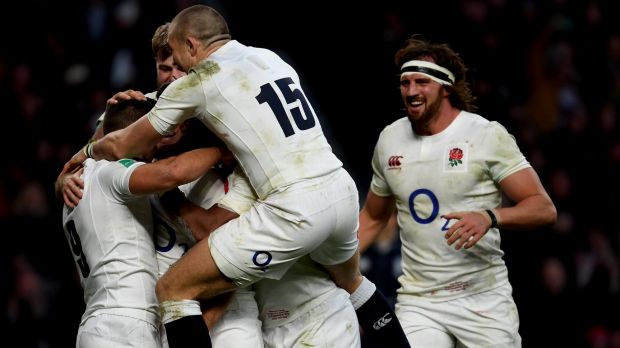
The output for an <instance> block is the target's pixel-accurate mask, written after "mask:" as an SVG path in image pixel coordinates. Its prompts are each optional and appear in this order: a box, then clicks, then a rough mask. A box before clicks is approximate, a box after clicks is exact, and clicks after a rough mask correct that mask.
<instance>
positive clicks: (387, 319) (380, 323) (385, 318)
mask: <svg viewBox="0 0 620 348" xmlns="http://www.w3.org/2000/svg"><path fill="white" fill-rule="evenodd" d="M389 315H390V313H385V315H384V316H383V317H381V319H379V320H377V321H375V322H374V324H372V328H373V329H375V330H380V329H382V328H383V327H385V326H386V325H387V324H388V323H389V322H390V321H392V318H391V317H389Z"/></svg>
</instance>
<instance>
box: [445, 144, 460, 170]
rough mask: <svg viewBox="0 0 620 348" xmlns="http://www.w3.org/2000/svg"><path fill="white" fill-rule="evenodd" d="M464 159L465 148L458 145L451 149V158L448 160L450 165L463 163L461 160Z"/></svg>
mask: <svg viewBox="0 0 620 348" xmlns="http://www.w3.org/2000/svg"><path fill="white" fill-rule="evenodd" d="M462 159H463V150H461V149H459V148H458V147H455V148H454V149H452V150H450V158H449V159H448V162H450V167H454V166H457V165H459V164H462V163H463V161H461V160H462Z"/></svg>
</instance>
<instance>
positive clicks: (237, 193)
mask: <svg viewBox="0 0 620 348" xmlns="http://www.w3.org/2000/svg"><path fill="white" fill-rule="evenodd" d="M228 182H229V184H230V189H229V191H228V193H226V195H225V196H224V197H222V199H221V200H220V201H219V202H218V206H220V207H222V208H224V209H228V210H230V211H233V212H235V213H237V214H239V215H241V214H243V213H245V212H247V211H248V210H250V207H251V206H252V204H254V202H255V201H256V199H257V197H256V193H255V192H254V190H253V189H252V186H251V185H250V181H249V180H248V177H247V176H246V175H245V173H244V172H243V170H242V169H241V168H240V167H239V166H237V167H236V168H235V170H234V171H233V172H232V174H230V175H229V176H228Z"/></svg>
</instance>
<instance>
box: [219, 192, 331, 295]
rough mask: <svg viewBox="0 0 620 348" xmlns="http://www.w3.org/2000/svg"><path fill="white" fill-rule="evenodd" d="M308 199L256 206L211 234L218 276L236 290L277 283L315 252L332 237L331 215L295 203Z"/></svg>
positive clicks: (288, 197) (291, 198)
mask: <svg viewBox="0 0 620 348" xmlns="http://www.w3.org/2000/svg"><path fill="white" fill-rule="evenodd" d="M308 195H312V193H306V195H301V194H300V195H297V196H295V195H283V196H285V197H284V198H279V197H277V198H273V199H271V200H270V201H261V202H256V203H255V204H254V205H253V206H252V207H251V208H250V209H249V210H248V211H247V212H246V213H244V214H242V215H241V216H239V217H238V218H236V219H234V220H231V221H229V222H227V223H226V224H224V225H222V226H221V227H220V228H218V229H217V230H215V231H214V232H213V233H212V234H211V235H210V236H209V243H210V246H211V255H213V258H214V260H215V263H216V264H217V266H218V267H219V269H220V271H221V272H222V273H223V274H224V275H226V277H228V278H230V279H231V280H233V282H234V283H235V284H237V286H239V287H243V286H247V285H249V284H252V283H254V282H256V281H258V280H260V279H262V278H268V279H276V280H277V279H280V278H281V277H282V276H283V275H284V274H285V273H286V271H287V270H288V269H289V268H290V267H291V265H292V264H293V263H295V262H296V261H297V260H298V259H299V258H300V257H302V256H305V255H307V254H308V253H310V252H311V251H313V250H315V249H316V248H317V247H318V246H319V245H320V244H321V243H322V242H323V241H325V240H326V239H327V237H328V236H329V234H330V233H332V231H333V226H334V225H335V221H336V214H335V211H333V210H329V209H322V210H320V211H314V210H311V209H309V208H308V205H307V204H306V202H305V201H304V200H305V199H304V200H302V199H299V197H304V198H307V197H308ZM314 195H316V192H315V193H314ZM278 198H279V199H278ZM310 207H312V206H310Z"/></svg>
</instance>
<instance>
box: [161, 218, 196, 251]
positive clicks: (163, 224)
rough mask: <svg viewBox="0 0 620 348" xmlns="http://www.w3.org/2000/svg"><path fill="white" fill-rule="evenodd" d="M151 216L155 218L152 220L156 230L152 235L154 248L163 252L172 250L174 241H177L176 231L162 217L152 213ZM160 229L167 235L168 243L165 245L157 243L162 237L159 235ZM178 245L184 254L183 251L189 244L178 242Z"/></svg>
mask: <svg viewBox="0 0 620 348" xmlns="http://www.w3.org/2000/svg"><path fill="white" fill-rule="evenodd" d="M153 218H154V220H155V221H154V222H155V231H156V233H154V234H153V237H154V240H153V242H154V244H155V250H156V251H158V252H160V253H165V252H168V251H170V250H172V248H173V247H174V245H175V243H176V242H177V233H176V231H175V230H174V228H172V227H171V226H170V225H168V223H167V222H166V221H165V220H164V219H162V218H161V217H160V216H159V215H157V214H153ZM162 230H163V231H164V232H165V233H166V234H167V235H168V243H167V244H166V245H160V244H158V243H159V242H161V241H162V240H163V239H164V238H163V237H162V236H161V233H163V232H162ZM178 245H179V246H180V247H181V248H183V255H185V253H186V252H187V250H188V249H189V245H188V244H187V243H179V244H178Z"/></svg>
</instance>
